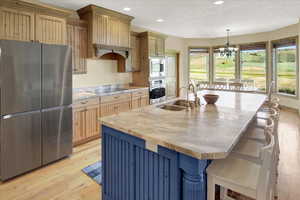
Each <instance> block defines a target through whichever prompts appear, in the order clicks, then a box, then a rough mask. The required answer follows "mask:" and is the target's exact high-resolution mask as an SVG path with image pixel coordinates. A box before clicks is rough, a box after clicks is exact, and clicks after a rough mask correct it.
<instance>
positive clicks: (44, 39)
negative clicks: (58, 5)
mask: <svg viewBox="0 0 300 200" xmlns="http://www.w3.org/2000/svg"><path fill="white" fill-rule="evenodd" d="M66 29H67V25H66V20H65V19H63V18H58V17H52V16H47V15H41V14H37V15H36V29H35V30H36V39H37V40H38V41H39V42H41V43H46V44H66Z"/></svg>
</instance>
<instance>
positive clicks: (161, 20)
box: [156, 19, 165, 22]
mask: <svg viewBox="0 0 300 200" xmlns="http://www.w3.org/2000/svg"><path fill="white" fill-rule="evenodd" d="M156 21H157V22H164V21H165V20H163V19H157V20H156Z"/></svg>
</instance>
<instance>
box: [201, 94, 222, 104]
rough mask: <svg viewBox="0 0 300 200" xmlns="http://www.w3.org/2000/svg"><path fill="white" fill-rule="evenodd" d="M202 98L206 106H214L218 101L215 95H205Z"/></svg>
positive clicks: (217, 96)
mask: <svg viewBox="0 0 300 200" xmlns="http://www.w3.org/2000/svg"><path fill="white" fill-rule="evenodd" d="M203 97H204V99H205V101H206V103H207V104H214V103H216V102H217V101H218V99H219V95H216V94H206V95H204V96H203Z"/></svg>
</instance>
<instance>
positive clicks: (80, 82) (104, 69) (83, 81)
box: [73, 59, 132, 88]
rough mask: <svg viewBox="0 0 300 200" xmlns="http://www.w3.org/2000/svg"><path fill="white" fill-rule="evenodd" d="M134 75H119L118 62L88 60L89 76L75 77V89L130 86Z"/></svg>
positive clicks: (79, 75)
mask: <svg viewBox="0 0 300 200" xmlns="http://www.w3.org/2000/svg"><path fill="white" fill-rule="evenodd" d="M131 82H132V73H118V72H117V61H114V60H93V59H88V60H87V74H75V75H73V88H82V87H95V86H99V85H113V84H129V83H131Z"/></svg>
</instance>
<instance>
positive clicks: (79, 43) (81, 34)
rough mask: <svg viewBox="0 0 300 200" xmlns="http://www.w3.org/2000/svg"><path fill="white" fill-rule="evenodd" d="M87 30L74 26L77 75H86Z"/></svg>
mask: <svg viewBox="0 0 300 200" xmlns="http://www.w3.org/2000/svg"><path fill="white" fill-rule="evenodd" d="M87 34H88V33H87V28H86V27H81V26H75V56H76V58H77V60H76V61H77V62H76V64H77V66H78V67H77V68H78V72H77V73H86V72H87V68H86V58H87V44H88V42H87Z"/></svg>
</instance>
